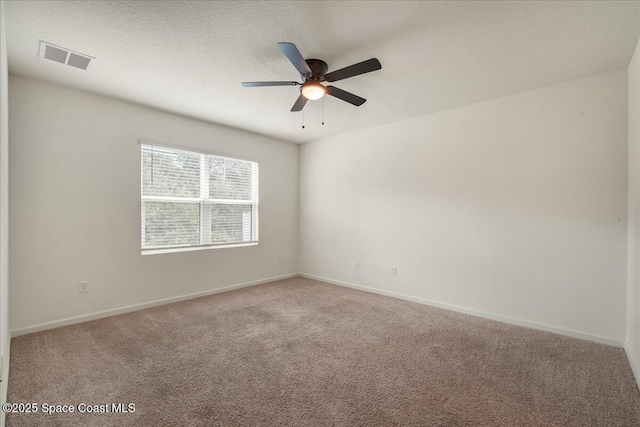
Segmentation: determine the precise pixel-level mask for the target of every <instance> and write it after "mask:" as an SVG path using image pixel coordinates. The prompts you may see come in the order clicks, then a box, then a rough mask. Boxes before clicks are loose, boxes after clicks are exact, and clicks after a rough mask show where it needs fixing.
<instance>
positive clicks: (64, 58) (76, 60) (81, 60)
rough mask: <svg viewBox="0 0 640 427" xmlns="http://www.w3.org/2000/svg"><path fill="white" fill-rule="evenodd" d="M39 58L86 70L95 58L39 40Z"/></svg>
mask: <svg viewBox="0 0 640 427" xmlns="http://www.w3.org/2000/svg"><path fill="white" fill-rule="evenodd" d="M38 56H40V58H44V59H48V60H50V61H55V62H59V63H60V64H65V65H69V66H71V67H75V68H80V69H81V70H87V69H88V68H89V67H91V66H92V65H93V63H94V61H95V60H96V59H95V58H94V57H92V56H89V55H85V54H83V53H79V52H74V51H72V50H69V49H66V48H64V47H60V46H56V45H54V44H51V43H47V42H45V41H42V40H40V54H39V55H38Z"/></svg>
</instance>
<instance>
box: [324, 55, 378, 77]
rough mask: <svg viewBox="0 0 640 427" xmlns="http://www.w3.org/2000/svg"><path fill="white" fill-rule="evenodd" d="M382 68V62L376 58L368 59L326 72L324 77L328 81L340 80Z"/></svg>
mask: <svg viewBox="0 0 640 427" xmlns="http://www.w3.org/2000/svg"><path fill="white" fill-rule="evenodd" d="M381 68H382V64H380V61H378V60H377V59H376V58H371V59H367V60H366V61H362V62H359V63H357V64H353V65H350V66H348V67H345V68H341V69H339V70H336V71H332V72H330V73H329V74H325V76H324V79H325V80H326V81H328V82H337V81H338V80H344V79H348V78H349V77H353V76H359V75H360V74H365V73H370V72H372V71H376V70H379V69H381Z"/></svg>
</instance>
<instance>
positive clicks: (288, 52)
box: [278, 42, 311, 76]
mask: <svg viewBox="0 0 640 427" xmlns="http://www.w3.org/2000/svg"><path fill="white" fill-rule="evenodd" d="M278 47H279V48H280V50H281V51H282V53H284V54H285V56H286V57H287V58H289V61H291V63H292V64H293V66H294V67H296V70H298V72H299V73H300V74H302V75H303V76H307V75H309V74H311V68H309V66H308V65H307V63H306V62H305V60H304V58H303V57H302V54H301V53H300V51H299V50H298V48H297V47H296V45H295V44H293V43H288V42H280V43H278Z"/></svg>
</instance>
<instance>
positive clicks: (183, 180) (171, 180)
mask: <svg viewBox="0 0 640 427" xmlns="http://www.w3.org/2000/svg"><path fill="white" fill-rule="evenodd" d="M142 195H144V196H165V197H200V155H199V154H196V153H189V152H186V151H178V150H172V149H167V148H160V147H153V146H143V147H142Z"/></svg>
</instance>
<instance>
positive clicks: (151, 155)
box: [151, 146, 154, 187]
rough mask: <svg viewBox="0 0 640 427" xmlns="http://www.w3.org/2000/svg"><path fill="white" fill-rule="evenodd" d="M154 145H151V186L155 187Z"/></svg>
mask: <svg viewBox="0 0 640 427" xmlns="http://www.w3.org/2000/svg"><path fill="white" fill-rule="evenodd" d="M153 155H154V153H153V146H151V186H152V187H153V157H154V156H153Z"/></svg>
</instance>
